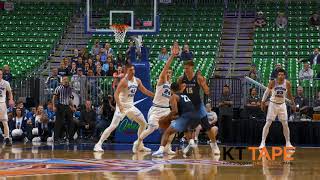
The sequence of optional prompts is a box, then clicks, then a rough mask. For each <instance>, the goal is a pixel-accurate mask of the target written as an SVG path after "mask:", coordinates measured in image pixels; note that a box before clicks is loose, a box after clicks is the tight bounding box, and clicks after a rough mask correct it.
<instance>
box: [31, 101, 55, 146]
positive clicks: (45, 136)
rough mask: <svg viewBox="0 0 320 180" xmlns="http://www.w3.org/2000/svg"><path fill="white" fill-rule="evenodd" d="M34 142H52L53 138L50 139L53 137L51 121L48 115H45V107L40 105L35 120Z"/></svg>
mask: <svg viewBox="0 0 320 180" xmlns="http://www.w3.org/2000/svg"><path fill="white" fill-rule="evenodd" d="M32 131H33V132H32V135H33V136H34V137H33V138H32V142H41V141H42V142H47V141H49V142H52V141H53V138H49V137H51V136H52V132H51V131H50V129H49V119H48V116H47V114H46V113H45V111H44V109H43V106H42V105H39V106H38V107H37V112H36V116H35V118H34V129H33V130H32Z"/></svg>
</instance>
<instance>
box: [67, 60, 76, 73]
mask: <svg viewBox="0 0 320 180" xmlns="http://www.w3.org/2000/svg"><path fill="white" fill-rule="evenodd" d="M69 74H70V75H75V74H77V64H76V63H75V62H72V63H71V69H70V71H69Z"/></svg>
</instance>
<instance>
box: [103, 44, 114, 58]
mask: <svg viewBox="0 0 320 180" xmlns="http://www.w3.org/2000/svg"><path fill="white" fill-rule="evenodd" d="M103 53H104V54H105V55H106V56H107V57H108V56H110V55H111V56H113V49H112V48H111V45H110V44H109V43H106V44H105V45H104V48H103Z"/></svg>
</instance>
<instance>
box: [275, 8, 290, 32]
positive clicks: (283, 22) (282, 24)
mask: <svg viewBox="0 0 320 180" xmlns="http://www.w3.org/2000/svg"><path fill="white" fill-rule="evenodd" d="M287 24H288V19H287V17H286V16H285V14H284V13H283V12H279V13H278V16H277V18H276V25H277V27H278V28H281V29H283V28H286V27H287Z"/></svg>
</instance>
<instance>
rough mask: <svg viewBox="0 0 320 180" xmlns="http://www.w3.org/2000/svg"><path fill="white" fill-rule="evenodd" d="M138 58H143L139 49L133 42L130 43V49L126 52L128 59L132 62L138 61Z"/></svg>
mask: <svg viewBox="0 0 320 180" xmlns="http://www.w3.org/2000/svg"><path fill="white" fill-rule="evenodd" d="M137 56H141V54H140V50H139V48H137V47H136V45H135V43H134V42H133V41H130V42H129V47H128V49H127V50H126V58H130V59H131V60H132V59H133V58H134V59H136V58H137Z"/></svg>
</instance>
